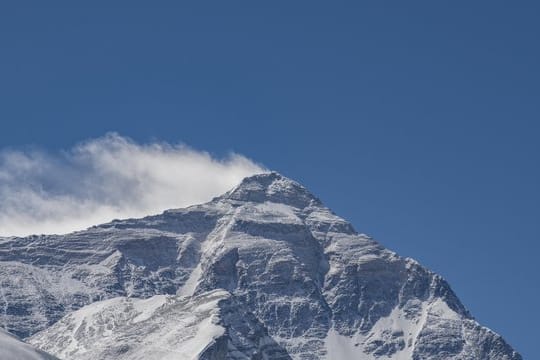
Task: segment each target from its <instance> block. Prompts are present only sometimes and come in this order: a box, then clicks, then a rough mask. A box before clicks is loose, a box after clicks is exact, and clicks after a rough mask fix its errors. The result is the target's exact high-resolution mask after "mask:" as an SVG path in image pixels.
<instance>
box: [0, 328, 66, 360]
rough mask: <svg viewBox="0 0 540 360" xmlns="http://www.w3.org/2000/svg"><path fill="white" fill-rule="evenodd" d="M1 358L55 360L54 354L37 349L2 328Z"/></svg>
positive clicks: (8, 359)
mask: <svg viewBox="0 0 540 360" xmlns="http://www.w3.org/2000/svg"><path fill="white" fill-rule="evenodd" d="M0 359H2V360H55V359H56V358H55V357H54V356H51V355H48V354H46V353H44V352H42V351H40V350H37V349H35V348H34V347H32V346H31V345H28V344H26V343H24V342H22V341H21V340H19V339H18V338H17V337H15V336H13V335H11V334H9V333H7V332H5V331H3V330H0Z"/></svg>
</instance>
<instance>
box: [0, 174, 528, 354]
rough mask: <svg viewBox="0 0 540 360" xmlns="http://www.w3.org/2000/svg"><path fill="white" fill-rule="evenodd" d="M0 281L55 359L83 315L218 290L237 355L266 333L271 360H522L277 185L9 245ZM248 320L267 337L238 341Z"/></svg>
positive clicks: (420, 279) (445, 293)
mask: <svg viewBox="0 0 540 360" xmlns="http://www.w3.org/2000/svg"><path fill="white" fill-rule="evenodd" d="M0 275H1V279H3V280H2V281H3V283H2V289H3V290H2V291H3V292H2V294H1V295H2V296H1V297H0V299H1V301H2V302H3V304H1V303H0V305H3V309H4V312H3V314H2V320H3V321H4V323H5V324H6V326H7V328H8V329H9V330H10V331H12V332H14V333H17V334H19V335H22V336H28V335H32V334H34V333H35V332H36V331H39V330H43V332H42V333H40V334H38V335H35V336H34V337H32V338H31V339H30V341H32V342H35V343H36V344H38V345H40V346H44V347H46V348H47V349H49V348H50V349H53V350H51V352H52V353H54V354H64V353H63V352H62V351H64V350H63V348H62V341H64V340H61V339H64V337H65V336H67V337H68V338H69V337H71V336H73V334H72V331H71V330H70V327H69V326H67V327H63V328H62V327H61V326H60V325H58V324H70V321H71V323H72V318H71V320H70V318H69V317H70V316H71V315H67V318H64V319H63V320H62V321H61V322H60V323H58V324H57V325H54V326H52V327H51V325H52V324H53V323H55V322H57V321H58V320H60V319H61V318H62V317H63V316H65V315H66V314H69V313H70V312H72V311H73V310H76V309H78V308H80V307H82V306H85V305H88V304H92V303H94V302H96V301H100V300H105V299H111V298H118V297H127V298H134V297H137V298H150V297H153V296H155V295H158V296H159V295H162V294H171V295H177V297H178V298H179V299H196V298H197V297H200V296H204V295H205V294H209V293H212V292H213V291H216V290H220V291H224V292H226V293H228V294H229V299H230V301H232V302H234V303H235V304H240V305H238V307H239V308H241V309H242V311H241V312H238V311H226V310H224V308H223V306H221V305H219V304H220V303H219V302H218V305H216V309H217V310H216V316H217V318H219V319H223V318H224V314H230V316H229V317H228V323H225V322H223V320H220V321H222V322H221V325H220V326H222V327H223V328H224V329H225V330H224V331H225V333H226V334H229V335H228V336H229V337H225V338H224V339H225V340H223V341H225V342H226V343H227V344H228V345H227V348H233V347H237V345H235V343H234V342H235V341H236V343H237V344H238V343H245V341H243V340H238V339H241V338H250V336H252V335H250V334H249V330H248V328H253V327H257V326H258V327H260V331H259V333H260V334H266V333H267V334H268V335H269V337H268V338H266V337H264V336H263V338H264V339H266V340H264V341H263V342H264V343H266V342H267V341H269V342H275V343H276V346H273V347H272V348H273V349H274V350H272V351H275V354H281V352H280V351H279V349H281V348H283V349H285V350H286V351H287V354H288V355H287V356H290V357H291V358H293V359H351V358H361V359H471V360H472V359H486V360H487V359H489V360H518V359H521V357H520V356H519V354H517V353H516V352H515V351H513V350H512V348H511V347H510V346H509V345H507V344H506V343H505V342H504V340H503V339H502V338H501V337H500V336H498V335H497V334H495V333H493V332H491V331H489V330H487V329H486V328H483V327H481V326H480V325H478V324H477V323H476V322H475V321H474V319H473V318H472V317H471V315H470V314H469V313H468V312H467V310H466V309H465V308H464V306H463V305H462V304H461V302H460V301H459V300H458V299H457V297H456V296H455V294H454V293H453V292H452V290H451V289H450V287H449V286H448V284H447V283H446V282H445V281H444V280H443V279H442V278H441V277H440V276H438V275H436V274H434V273H432V272H430V271H429V270H427V269H425V268H423V267H422V266H421V265H419V264H418V263H417V262H415V261H414V260H411V259H406V258H401V257H399V256H398V255H396V254H395V253H393V252H391V251H389V250H387V249H385V248H383V247H382V246H381V245H380V244H378V243H377V242H375V241H374V240H372V239H371V238H369V237H368V236H366V235H363V234H358V233H357V232H356V231H355V230H354V229H353V227H352V226H351V225H350V224H349V223H347V222H346V221H345V220H343V219H341V218H339V217H338V216H336V215H335V214H333V213H332V212H331V211H330V210H329V209H327V208H326V207H324V205H323V204H322V203H321V202H320V200H318V199H317V198H316V197H314V196H313V195H312V194H310V193H309V192H308V191H307V190H306V189H305V188H304V187H302V186H301V185H299V184H298V183H296V182H294V181H292V180H290V179H287V178H285V177H283V176H281V175H279V174H276V173H269V174H261V175H256V176H253V177H250V178H246V179H245V180H244V181H243V182H242V183H241V184H240V185H239V186H237V187H236V188H234V189H233V190H231V191H229V192H228V193H226V194H224V195H223V196H221V197H218V198H216V199H214V200H212V201H211V202H209V203H207V204H203V205H197V206H193V207H190V208H187V209H180V210H171V211H166V212H164V213H163V214H161V215H157V216H151V217H147V218H143V219H129V220H122V221H113V222H111V223H109V224H105V225H101V226H97V227H94V228H91V229H88V230H86V231H82V232H77V233H74V234H69V235H65V236H37V237H36V236H34V237H28V238H8V239H3V240H2V241H0ZM122 301H127V300H122ZM129 301H132V300H129ZM129 301H128V302H129ZM178 301H189V300H178ZM89 306H90V307H92V306H93V305H89ZM106 308H108V307H106ZM85 309H88V308H83V310H85ZM242 313H244V314H248V315H249V316H252V317H253V324H258V325H257V326H255V325H253V326H251V327H249V326H248V327H247V328H245V329H244V330H235V329H238V327H234V326H232V325H231V324H233V323H235V321H238V320H239V319H241V318H242V317H244V316H247V315H238V314H242ZM220 314H221V315H220ZM72 315H73V314H72ZM233 320H235V321H233ZM156 321H157V320H156ZM217 323H219V321H218V322H217ZM70 331H71V333H70ZM145 331H146V330H145ZM243 331H247V333H243ZM118 332H119V334H120V335H115V336H123V335H122V334H127V333H129V330H128V327H125V326H120V327H119V328H118ZM142 333H148V334H151V332H142ZM231 333H235V334H237V335H235V336H233V337H231V336H230V334H231ZM126 336H127V335H126ZM149 336H150V335H149ZM261 336H262V335H261ZM59 339H60V340H59ZM91 339H93V340H92V341H95V344H99V342H101V341H103V339H104V338H103V335H99V334H98V335H96V336H95V337H93V338H92V337H90V340H91ZM235 339H236V340H235ZM248 342H249V341H248ZM251 342H252V344H255V343H258V340H257V341H254V340H251ZM277 344H279V346H277ZM87 346H90V347H92V346H93V345H91V344H89V345H85V346H74V349H73V351H72V352H70V357H69V358H74V359H75V358H81V359H83V358H84V357H83V355H80V356H81V357H77V356H79V354H82V353H83V352H84V351H85V350H84V348H87ZM241 348H242V349H244V350H239V351H238V352H236V353H235V355H234V356H236V357H233V355H231V353H226V352H223V351H220V352H217V353H216V354H218V355H216V356H217V357H214V358H215V359H233V358H239V359H240V358H257V357H256V356H259V355H254V354H258V352H257V351H259V350H257V351H255V352H254V353H249V351H251V350H246V349H248V348H251V349H252V350H253V349H254V348H257V346H254V345H251V346H247V347H241ZM104 356H105V355H104ZM193 356H196V354H193ZM242 356H244V357H242ZM279 356H283V355H282V354H281V355H279ZM106 358H111V359H112V358H115V357H103V359H106ZM129 358H133V359H135V358H137V357H129ZM156 358H158V357H156ZM269 358H276V357H269Z"/></svg>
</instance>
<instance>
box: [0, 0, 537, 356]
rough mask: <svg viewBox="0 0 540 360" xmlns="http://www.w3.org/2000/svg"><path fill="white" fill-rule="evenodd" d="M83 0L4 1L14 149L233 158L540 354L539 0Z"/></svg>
mask: <svg viewBox="0 0 540 360" xmlns="http://www.w3.org/2000/svg"><path fill="white" fill-rule="evenodd" d="M82 3H83V2H77V1H65V2H63V1H56V2H54V4H52V2H44V1H35V2H32V1H16V2H9V4H8V2H2V4H1V5H0V44H1V45H0V146H1V148H2V149H6V148H15V149H18V148H20V147H23V146H27V145H34V146H38V147H41V148H44V149H47V150H50V151H58V150H60V149H68V148H71V147H72V146H73V145H74V144H75V143H77V142H78V141H81V140H84V139H88V138H95V137H98V136H102V135H103V134H105V133H106V132H108V131H117V132H119V133H120V134H122V135H124V136H128V137H131V138H132V139H134V140H135V141H138V142H146V141H150V140H152V139H160V140H164V141H168V142H172V143H177V142H179V141H181V142H185V143H186V144H189V145H190V146H192V147H195V148H197V149H201V150H206V151H210V152H211V153H212V154H215V155H216V156H224V155H225V154H227V153H228V152H230V151H236V152H238V153H241V154H243V155H246V156H248V157H250V158H252V159H254V160H255V161H257V162H260V163H262V164H264V165H265V166H266V167H268V168H270V169H273V170H277V171H279V172H281V173H283V174H284V175H286V176H289V177H291V178H294V179H296V180H298V181H300V182H302V183H303V184H305V185H306V186H307V187H308V188H310V189H311V190H312V191H313V192H314V193H316V194H317V195H318V196H319V197H320V198H321V199H322V200H323V201H324V202H325V203H326V204H327V205H328V206H329V207H331V208H332V209H334V211H335V212H336V213H338V214H339V215H341V216H343V217H345V218H347V219H348V220H350V221H351V222H352V223H353V224H354V225H355V227H356V228H357V229H358V230H359V231H361V232H366V233H368V234H371V235H373V236H374V237H375V238H377V239H378V240H379V241H380V242H381V243H383V244H384V245H386V246H387V247H389V248H391V249H393V250H396V251H398V252H399V253H400V254H402V255H405V256H411V257H414V258H416V259H417V260H419V261H420V262H421V263H423V264H424V265H426V266H428V267H429V268H431V269H432V270H435V271H436V272H438V273H440V274H442V275H443V276H444V277H445V278H446V279H447V280H448V281H449V282H450V283H451V285H452V286H453V288H454V290H455V291H456V293H457V294H458V296H459V297H460V298H461V299H462V301H463V302H464V304H465V305H466V306H467V307H468V308H469V309H470V310H471V312H472V313H473V314H474V315H475V316H476V318H477V319H478V320H479V321H480V322H481V323H482V324H484V325H487V326H489V327H491V328H492V329H494V330H495V331H497V332H499V333H501V334H502V335H503V336H504V337H505V338H506V339H507V340H508V341H509V342H510V343H511V344H512V345H513V346H514V347H515V348H516V349H517V350H518V351H519V352H521V353H522V355H523V356H524V358H525V359H540V350H539V347H538V324H540V311H539V306H538V299H539V298H540V281H539V280H538V276H539V275H540V265H539V264H540V262H539V261H538V254H539V251H540V244H539V240H540V239H539V233H540V116H539V115H540V101H539V100H540V98H539V96H540V47H539V43H540V41H539V38H540V5H538V2H535V1H519V2H517V1H516V2H509V1H473V2H471V1H460V2H455V1H454V2H449V1H447V2H441V1H416V2H409V1H408V2H404V1H393V2H382V1H366V2H359V1H350V2H341V1H332V2H318V1H287V2H285V1H271V2H270V1H266V2H261V1H257V2H255V1H232V2H231V1H215V2H214V1H198V2H195V1H193V2H179V1H153V2H145V3H146V4H143V2H139V1H125V2H121V1H115V2H114V3H115V4H116V5H115V6H114V7H113V6H112V5H111V3H113V2H111V1H106V2H105V1H103V2H101V1H92V2H86V3H87V4H86V5H82ZM149 4H151V5H149Z"/></svg>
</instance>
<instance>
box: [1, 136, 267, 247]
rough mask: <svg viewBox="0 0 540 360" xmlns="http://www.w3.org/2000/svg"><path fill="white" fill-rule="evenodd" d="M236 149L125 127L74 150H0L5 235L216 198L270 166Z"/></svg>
mask: <svg viewBox="0 0 540 360" xmlns="http://www.w3.org/2000/svg"><path fill="white" fill-rule="evenodd" d="M264 171H265V169H264V168H263V167H262V166H260V165H258V164H256V163H254V162H253V161H251V160H249V159H247V158H245V157H243V156H241V155H238V154H231V155H229V156H228V157H226V158H224V159H216V158H214V157H212V156H211V155H209V154H208V153H206V152H202V151H197V150H193V149H191V148H189V147H187V146H184V145H170V144H167V143H161V142H153V143H149V144H138V143H135V142H134V141H132V140H130V139H128V138H125V137H122V136H120V135H118V134H114V133H111V134H107V135H105V136H104V137H101V138H97V139H92V140H88V141H86V142H83V143H81V144H79V145H77V146H75V147H74V148H73V149H71V150H69V151H65V152H62V153H60V154H49V153H46V152H43V151H35V150H34V151H7V150H3V151H0V236H11V235H18V236H21V235H29V234H51V233H55V234H59V233H67V232H70V231H75V230H80V229H85V228H87V227H89V226H92V225H96V224H100V223H103V222H107V221H110V220H112V219H116V218H127V217H141V216H145V215H149V214H154V213H159V212H161V211H163V210H166V209H170V208H179V207H185V206H189V205H193V204H196V203H201V202H205V201H208V200H210V199H211V198H212V197H214V196H217V195H220V194H221V193H223V192H225V191H227V190H229V189H230V188H232V187H233V186H234V185H236V184H237V183H239V182H240V181H241V179H242V178H244V177H246V176H249V175H252V174H255V173H260V172H264Z"/></svg>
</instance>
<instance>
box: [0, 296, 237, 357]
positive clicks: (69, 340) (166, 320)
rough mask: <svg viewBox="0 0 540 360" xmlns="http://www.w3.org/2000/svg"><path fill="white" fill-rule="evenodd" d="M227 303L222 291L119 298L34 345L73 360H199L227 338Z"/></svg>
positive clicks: (74, 317)
mask: <svg viewBox="0 0 540 360" xmlns="http://www.w3.org/2000/svg"><path fill="white" fill-rule="evenodd" d="M228 297H229V294H228V293H227V292H225V291H221V290H218V291H212V292H209V293H205V294H203V295H200V296H197V297H192V298H190V299H189V300H188V299H186V298H185V297H174V296H165V295H156V296H153V297H151V298H149V299H132V298H125V297H118V298H114V299H109V300H105V301H100V302H96V303H93V304H90V305H87V306H85V307H83V308H81V309H79V310H77V311H75V312H73V313H72V314H70V315H68V316H66V317H65V318H64V319H62V320H60V321H59V322H58V323H56V324H54V325H53V326H52V327H51V328H49V329H47V330H46V331H44V332H41V333H38V334H36V335H34V336H33V337H31V338H30V339H29V341H30V343H32V344H34V345H37V346H41V347H42V348H45V349H47V350H48V351H49V352H51V353H54V354H56V355H57V356H58V357H60V358H64V359H70V360H77V359H84V360H93V359H96V358H99V359H112V358H114V359H119V360H120V359H121V360H127V359H129V360H136V359H141V360H142V359H145V360H173V359H174V360H176V359H186V360H187V359H197V358H198V355H199V354H200V353H201V352H202V351H204V350H205V349H206V348H207V347H208V346H209V345H211V344H212V343H213V342H214V340H215V339H216V338H218V337H220V336H222V335H223V334H224V332H225V329H224V328H223V327H222V326H220V325H219V324H218V322H219V308H218V303H219V302H220V301H221V300H223V299H227V298H228ZM58 334H61V335H60V337H57V335H58ZM2 360H3V359H2Z"/></svg>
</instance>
